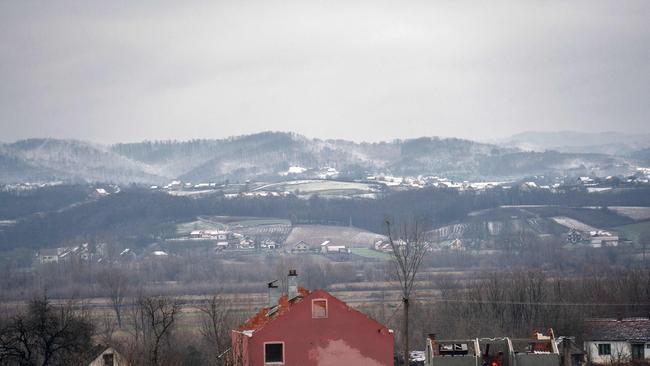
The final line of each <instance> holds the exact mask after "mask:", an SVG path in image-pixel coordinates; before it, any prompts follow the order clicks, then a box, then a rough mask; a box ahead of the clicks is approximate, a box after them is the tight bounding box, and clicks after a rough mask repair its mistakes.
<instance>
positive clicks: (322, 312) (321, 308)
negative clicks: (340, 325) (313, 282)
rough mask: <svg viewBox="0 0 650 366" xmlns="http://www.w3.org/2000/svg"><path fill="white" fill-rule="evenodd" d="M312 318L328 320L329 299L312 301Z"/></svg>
mask: <svg viewBox="0 0 650 366" xmlns="http://www.w3.org/2000/svg"><path fill="white" fill-rule="evenodd" d="M311 317H312V318H327V299H314V300H312V301H311Z"/></svg>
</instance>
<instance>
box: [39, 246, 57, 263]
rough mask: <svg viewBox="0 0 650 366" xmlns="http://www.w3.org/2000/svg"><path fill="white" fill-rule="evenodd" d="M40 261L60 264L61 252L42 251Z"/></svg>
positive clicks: (54, 250) (55, 250) (53, 250)
mask: <svg viewBox="0 0 650 366" xmlns="http://www.w3.org/2000/svg"><path fill="white" fill-rule="evenodd" d="M38 259H39V261H40V262H41V263H58V262H59V252H58V250H57V249H56V248H54V249H41V250H40V251H39V252H38Z"/></svg>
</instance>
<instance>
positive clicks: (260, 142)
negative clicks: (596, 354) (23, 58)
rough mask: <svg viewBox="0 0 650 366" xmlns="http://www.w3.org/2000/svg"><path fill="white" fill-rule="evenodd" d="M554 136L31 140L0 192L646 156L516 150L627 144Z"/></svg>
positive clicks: (1, 156)
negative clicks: (495, 140)
mask: <svg viewBox="0 0 650 366" xmlns="http://www.w3.org/2000/svg"><path fill="white" fill-rule="evenodd" d="M558 134H559V135H553V134H542V133H528V134H520V135H516V136H513V137H512V138H511V139H510V142H507V143H506V142H501V143H500V144H488V143H479V142H474V141H470V140H463V139H455V138H435V137H433V138H429V137H422V138H417V139H409V140H394V141H391V142H377V143H355V142H350V141H345V140H320V139H310V138H306V137H304V136H301V135H297V134H293V133H283V132H262V133H258V134H253V135H245V136H238V137H231V138H226V139H218V140H217V139H215V140H190V141H156V142H149V141H145V142H139V143H126V144H115V145H111V146H107V145H99V144H94V143H89V142H84V141H78V140H56V139H29V140H21V141H17V142H14V143H10V144H0V182H2V183H14V182H26V181H53V180H63V181H86V182H89V181H90V182H93V181H100V182H115V183H151V184H161V183H165V182H167V181H169V180H170V179H182V180H186V181H192V182H199V181H224V180H227V179H228V180H231V181H241V180H245V179H258V180H277V179H279V178H280V175H279V174H280V173H282V172H286V171H287V170H288V169H289V168H290V167H291V166H300V167H304V168H308V169H321V168H324V167H332V168H335V169H336V170H337V171H338V172H339V173H340V176H341V177H346V178H363V177H365V176H366V175H369V174H392V175H400V176H404V175H408V176H418V175H437V176H442V177H448V178H450V179H457V180H461V179H469V180H480V179H506V178H507V179H516V178H521V177H525V176H530V175H539V174H552V173H554V174H569V175H577V174H591V175H610V174H628V173H630V172H632V171H634V168H635V166H636V164H638V163H639V162H640V161H643V160H644V159H643V158H644V157H645V155H643V151H641V152H639V153H637V154H636V155H634V156H632V155H630V156H627V155H625V156H624V155H623V154H616V155H614V154H602V153H594V152H593V151H591V149H586V151H588V152H587V153H585V152H558V151H544V152H538V151H535V150H540V149H530V150H533V151H526V150H524V149H522V148H521V147H522V146H524V145H525V144H530V143H533V142H534V143H536V144H537V145H538V146H543V145H544V146H550V144H551V143H552V142H555V143H557V144H564V143H565V142H571V141H583V140H585V139H587V140H591V141H594V142H597V143H601V144H602V143H612V144H615V143H620V142H621V141H623V140H624V139H625V136H626V135H621V134H617V135H615V136H612V137H611V138H610V137H607V136H604V135H603V136H600V135H598V136H599V137H598V138H586V137H585V136H577V135H575V133H566V136H565V137H563V138H559V137H557V136H564V134H565V133H558ZM554 136H555V137H554ZM646 137H647V136H646ZM643 138H645V137H640V138H639V139H638V141H639V147H645V146H643V143H642V141H643ZM634 141H637V140H634ZM580 144H581V145H577V144H574V145H573V146H574V147H576V149H577V150H580V149H578V148H586V147H589V146H595V145H589V144H587V143H584V142H580ZM544 150H547V148H544ZM630 150H632V148H630ZM596 151H597V150H596ZM639 154H640V155H639Z"/></svg>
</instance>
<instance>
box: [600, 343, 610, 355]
mask: <svg viewBox="0 0 650 366" xmlns="http://www.w3.org/2000/svg"><path fill="white" fill-rule="evenodd" d="M611 354H612V346H611V345H610V344H609V343H600V344H598V356H609V355H611Z"/></svg>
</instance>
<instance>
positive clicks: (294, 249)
mask: <svg viewBox="0 0 650 366" xmlns="http://www.w3.org/2000/svg"><path fill="white" fill-rule="evenodd" d="M287 251H288V252H289V253H292V254H305V253H311V252H314V250H312V249H311V246H310V245H309V244H308V243H307V242H305V241H304V240H301V241H299V242H297V243H294V244H290V245H289V246H287Z"/></svg>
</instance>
